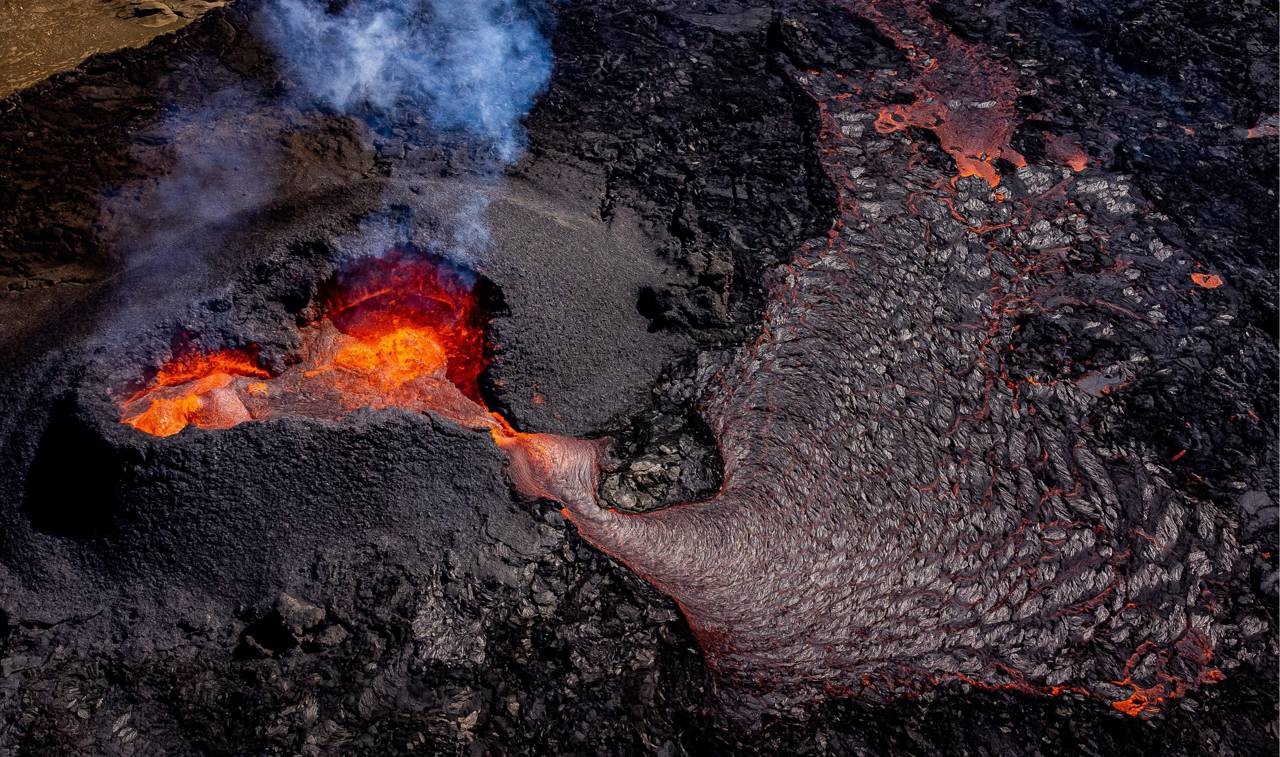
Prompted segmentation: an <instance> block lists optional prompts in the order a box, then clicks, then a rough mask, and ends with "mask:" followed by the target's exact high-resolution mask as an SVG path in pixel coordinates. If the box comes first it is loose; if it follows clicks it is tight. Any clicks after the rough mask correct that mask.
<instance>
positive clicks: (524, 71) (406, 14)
mask: <svg viewBox="0 0 1280 757" xmlns="http://www.w3.org/2000/svg"><path fill="white" fill-rule="evenodd" d="M269 7H272V8H274V10H275V12H274V13H272V14H270V15H269V17H267V18H266V19H265V20H264V21H263V22H262V29H263V31H264V34H265V35H266V36H267V37H268V39H270V41H271V42H272V44H273V45H274V47H275V48H276V50H277V51H278V52H279V54H280V56H281V59H282V61H283V63H284V65H285V66H286V68H287V70H288V72H289V73H290V74H291V75H292V77H293V78H294V79H295V80H296V81H297V82H298V84H299V85H300V86H301V87H302V88H303V90H304V91H305V92H306V93H308V94H309V95H310V96H311V97H312V98H314V99H315V100H317V101H318V102H320V103H323V104H325V105H327V106H329V107H331V108H334V109H336V110H339V111H343V112H351V111H353V110H355V109H357V108H362V107H368V108H371V109H373V110H374V111H377V112H379V113H381V114H382V115H385V116H389V117H394V116H396V115H397V114H399V113H404V112H409V111H411V110H412V111H421V112H424V113H425V115H427V117H428V118H429V119H430V120H431V122H432V124H433V125H434V126H435V127H436V128H439V129H441V130H451V131H459V132H462V133H464V134H466V135H467V136H468V137H470V138H471V139H473V140H475V141H476V142H477V143H478V144H481V145H483V146H486V147H490V148H492V149H493V150H494V152H495V154H496V156H497V157H498V159H499V160H500V161H501V162H502V163H504V164H509V163H512V162H514V161H515V160H516V159H518V158H519V156H520V153H521V150H522V149H523V147H524V132H523V129H522V125H521V121H522V120H523V118H524V116H525V115H526V114H527V113H528V112H529V109H530V108H531V107H532V106H533V103H534V100H535V99H536V98H537V97H538V95H539V94H541V93H542V91H543V90H544V89H545V88H546V85H547V81H548V79H549V78H550V76H551V69H552V57H551V47H550V43H549V42H548V40H547V38H546V36H545V34H544V33H543V28H542V24H541V23H540V22H539V18H538V15H537V14H536V13H535V12H534V11H533V10H531V9H530V8H529V7H527V5H526V4H525V3H524V2H522V1H521V0H349V2H347V3H346V4H345V6H344V7H342V8H340V9H338V10H335V11H331V10H330V3H329V2H327V1H326V0H274V2H273V3H272V4H271V5H270V6H269Z"/></svg>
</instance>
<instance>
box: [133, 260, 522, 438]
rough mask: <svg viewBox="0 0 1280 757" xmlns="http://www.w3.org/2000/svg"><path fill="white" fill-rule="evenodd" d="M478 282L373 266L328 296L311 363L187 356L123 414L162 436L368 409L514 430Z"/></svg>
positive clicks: (309, 340)
mask: <svg viewBox="0 0 1280 757" xmlns="http://www.w3.org/2000/svg"><path fill="white" fill-rule="evenodd" d="M471 284H472V282H471V281H470V280H469V279H468V278H467V277H465V276H464V275H463V274H461V273H459V272H457V271H455V270H453V269H452V268H450V267H448V266H447V265H445V264H443V263H439V262H435V261H431V260H427V259H425V258H422V257H418V256H413V255H409V254H406V253H391V254H389V255H387V256H385V257H383V258H379V259H376V260H371V261H366V262H364V263H363V264H361V265H360V266H357V267H355V268H354V269H353V270H352V271H350V272H348V273H347V274H346V275H345V276H343V277H342V278H341V279H340V281H339V285H338V286H336V287H334V289H333V291H332V292H331V293H330V294H329V295H328V296H326V298H325V299H324V311H325V316H324V317H323V318H322V319H321V320H320V321H319V322H317V323H315V324H313V325H311V326H309V327H307V328H306V329H305V331H304V334H303V350H302V353H303V354H302V357H303V359H302V360H301V362H300V363H299V364H298V365H296V366H294V367H292V368H290V369H288V370H286V371H285V372H284V373H281V374H280V375H278V376H271V375H270V374H268V373H267V372H266V371H265V370H263V369H262V368H260V367H259V366H258V365H257V364H256V361H255V356H254V355H253V354H252V353H251V352H243V351H240V352H237V351H233V350H222V351H219V352H216V353H212V354H199V353H186V354H179V355H177V356H176V357H174V358H173V359H171V360H170V361H169V362H167V363H166V364H165V365H164V366H163V367H161V369H160V370H159V371H158V372H157V374H156V377H155V379H154V380H153V381H152V382H151V386H150V387H149V388H147V389H145V390H143V391H140V392H138V393H136V394H134V395H133V396H131V397H129V398H128V399H127V400H125V401H124V402H123V403H122V412H121V421H122V422H124V423H127V424H129V425H130V426H133V427H134V428H136V429H138V430H140V431H144V432H146V433H148V434H152V435H153V436H171V435H173V434H176V433H178V432H179V431H181V430H183V429H184V428H186V427H187V426H189V425H194V426H197V427H199V428H206V429H224V428H230V427H232V426H235V425H237V424H239V423H243V422H245V421H249V420H259V419H265V418H271V417H280V416H286V415H300V416H308V417H326V418H333V417H339V416H341V415H343V414H345V413H347V412H350V411H352V410H356V409H358V408H364V407H367V408H375V409H377V408H389V407H399V408H404V409H406V410H418V411H434V412H437V413H439V414H441V415H443V416H445V417H448V418H450V419H452V420H454V421H457V422H458V423H461V424H463V425H467V426H472V427H476V428H489V429H502V430H503V432H504V433H507V435H510V433H512V432H509V427H508V426H507V425H506V424H505V423H502V422H501V421H499V420H496V419H495V418H494V416H492V415H491V414H490V413H489V412H488V411H487V410H486V409H485V407H484V404H483V400H482V399H481V395H480V383H479V382H480V374H481V373H482V372H483V371H484V368H485V365H486V358H485V349H484V348H485V342H484V320H483V312H482V308H481V307H480V302H479V298H478V297H477V296H476V294H475V291H474V288H473V287H472V285H471Z"/></svg>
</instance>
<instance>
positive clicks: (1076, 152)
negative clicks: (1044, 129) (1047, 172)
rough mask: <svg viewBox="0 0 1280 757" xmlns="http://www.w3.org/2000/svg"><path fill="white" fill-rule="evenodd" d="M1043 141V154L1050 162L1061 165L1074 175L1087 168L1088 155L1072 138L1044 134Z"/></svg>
mask: <svg viewBox="0 0 1280 757" xmlns="http://www.w3.org/2000/svg"><path fill="white" fill-rule="evenodd" d="M1044 139H1045V154H1046V155H1048V157H1049V159H1050V160H1053V161H1055V162H1058V163H1061V164H1062V165H1064V166H1067V167H1068V168H1070V169H1071V170H1072V171H1075V172H1076V173H1079V172H1081V171H1083V170H1084V169H1085V168H1087V167H1088V166H1089V154H1088V153H1087V152H1085V151H1084V148H1083V147H1081V146H1080V143H1079V142H1077V141H1076V140H1075V139H1074V138H1072V137H1060V136H1057V135H1055V134H1046V135H1045V137H1044Z"/></svg>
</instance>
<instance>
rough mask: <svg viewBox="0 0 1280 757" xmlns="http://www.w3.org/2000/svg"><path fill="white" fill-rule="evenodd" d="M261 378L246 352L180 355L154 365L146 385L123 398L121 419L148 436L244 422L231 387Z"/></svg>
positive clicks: (244, 411)
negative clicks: (152, 372) (194, 426)
mask: <svg viewBox="0 0 1280 757" xmlns="http://www.w3.org/2000/svg"><path fill="white" fill-rule="evenodd" d="M264 378H268V374H267V372H266V371H264V370H263V369H261V368H259V367H258V366H257V364H256V363H255V362H254V355H253V354H252V353H251V352H241V351H236V350H230V349H226V350H220V351H218V352H214V353H210V354H203V353H199V352H190V353H184V354H180V355H178V356H177V357H175V358H174V359H172V360H170V361H169V362H167V363H165V364H164V366H162V367H161V368H160V370H159V371H158V372H157V373H156V376H155V378H154V380H153V381H152V387H151V388H150V389H146V390H143V391H140V392H137V393H135V394H134V395H133V396H131V397H129V398H128V399H127V400H125V401H124V404H123V408H122V413H121V420H122V421H123V422H124V423H127V424H129V425H130V426H133V427H134V428H136V429H138V430H139V431H145V432H146V433H148V434H151V435H152V436H172V435H173V434H176V433H178V432H179V431H181V430H182V429H184V428H186V427H187V426H188V425H196V426H200V427H202V428H230V427H231V426H234V425H236V424H237V423H241V422H243V421H246V420H249V413H248V410H247V409H246V408H245V406H244V404H243V402H241V401H240V399H239V397H238V396H237V392H236V390H235V388H234V385H237V384H240V383H241V382H245V381H246V379H264ZM253 383H257V382H253Z"/></svg>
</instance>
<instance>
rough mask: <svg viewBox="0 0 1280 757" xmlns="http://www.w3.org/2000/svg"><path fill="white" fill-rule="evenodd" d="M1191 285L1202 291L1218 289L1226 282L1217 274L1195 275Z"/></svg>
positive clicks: (1192, 275)
mask: <svg viewBox="0 0 1280 757" xmlns="http://www.w3.org/2000/svg"><path fill="white" fill-rule="evenodd" d="M1191 283H1192V284H1195V285H1196V286H1198V287H1200V288H1202V289H1217V288H1218V287H1220V286H1222V285H1223V284H1224V283H1226V282H1224V281H1223V280H1222V277H1221V276H1219V275H1218V274H1216V273H1193V274H1191Z"/></svg>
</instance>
